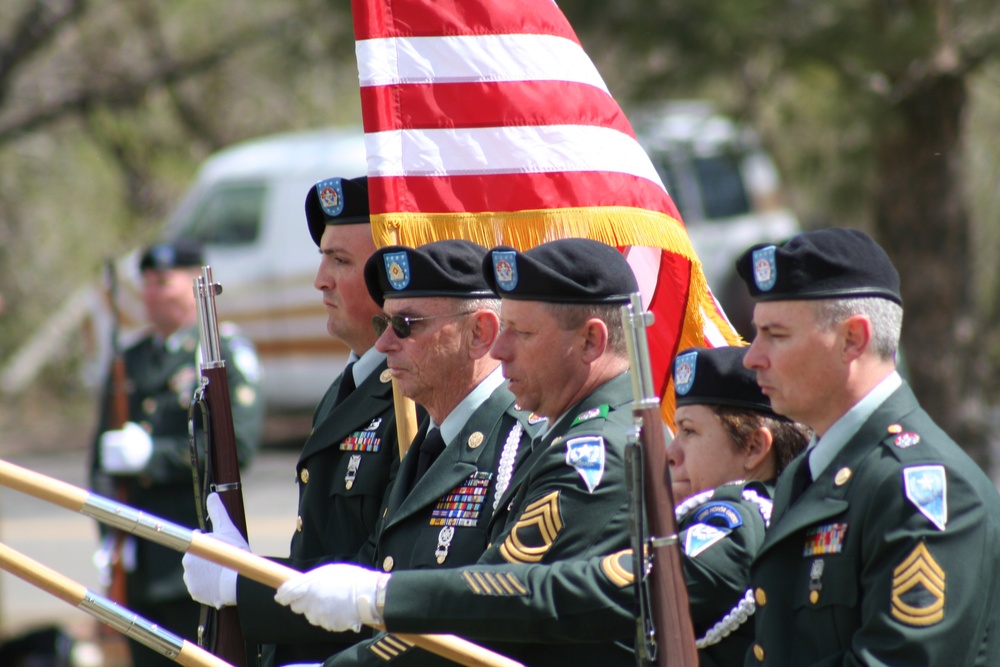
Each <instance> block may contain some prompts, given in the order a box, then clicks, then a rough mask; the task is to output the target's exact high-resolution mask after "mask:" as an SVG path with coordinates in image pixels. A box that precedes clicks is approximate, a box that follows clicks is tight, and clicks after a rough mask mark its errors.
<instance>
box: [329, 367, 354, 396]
mask: <svg viewBox="0 0 1000 667" xmlns="http://www.w3.org/2000/svg"><path fill="white" fill-rule="evenodd" d="M354 389H355V386H354V362H353V361H352V362H351V363H349V364H347V368H345V369H344V375H343V377H341V378H340V386H339V387H338V388H337V402H336V403H335V404H334V405H340V404H341V403H343V402H344V399H345V398H347V395H348V394H350V393H351V392H352V391H354Z"/></svg>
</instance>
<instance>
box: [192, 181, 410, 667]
mask: <svg viewBox="0 0 1000 667" xmlns="http://www.w3.org/2000/svg"><path fill="white" fill-rule="evenodd" d="M305 214H306V222H307V224H308V231H309V234H310V236H311V237H312V239H313V241H314V242H315V243H316V245H317V247H318V248H319V253H320V265H319V269H318V270H317V272H316V280H315V282H314V285H315V287H316V289H317V290H319V291H320V292H321V293H322V299H323V305H324V307H325V308H326V311H327V332H328V333H329V334H330V336H332V337H333V338H335V339H337V340H339V341H341V342H342V343H344V344H345V345H347V346H348V347H349V348H350V354H349V357H348V363H347V367H346V368H345V370H344V371H343V372H342V373H341V374H340V375H339V376H338V377H337V378H335V379H334V380H333V383H332V384H331V385H330V388H329V389H328V390H327V392H326V394H325V395H324V396H323V398H322V399H321V400H320V402H319V404H318V406H317V407H316V410H315V411H314V413H313V419H312V431H311V432H310V434H309V437H308V438H307V439H306V442H305V444H304V446H303V448H302V453H301V454H300V455H299V460H298V463H297V464H296V469H295V482H296V484H297V485H298V492H299V493H298V498H299V502H298V516H297V518H296V528H295V532H294V533H293V535H292V538H291V545H290V548H289V556H288V558H287V559H277V560H280V561H281V562H282V563H283V564H285V565H288V566H289V567H292V568H295V569H299V570H303V571H304V570H307V569H310V568H313V567H316V566H317V565H318V564H320V563H323V562H327V561H342V560H353V559H355V558H357V557H358V554H359V553H360V552H362V551H363V550H364V549H365V548H366V545H367V543H368V540H369V538H370V536H371V535H372V534H373V533H374V531H375V526H376V523H377V521H378V517H379V510H380V509H381V507H382V504H383V503H384V501H385V497H386V492H387V489H388V487H389V483H390V480H391V479H392V477H393V476H394V475H395V472H396V469H397V468H398V467H399V451H398V444H397V438H396V417H395V413H394V409H393V399H392V384H391V382H390V377H389V371H388V369H387V366H386V360H385V354H383V353H381V352H379V351H378V350H376V349H375V346H374V344H375V339H376V336H375V333H374V332H373V331H372V325H371V318H372V317H373V316H375V315H377V314H379V313H381V309H380V308H379V306H378V305H377V304H376V303H375V302H374V301H372V299H371V297H370V296H369V295H368V292H367V290H366V289H365V285H364V266H365V262H367V261H368V259H369V257H371V255H372V253H374V252H375V243H374V241H373V239H372V235H371V224H370V219H369V207H368V187H367V178H366V177H361V178H354V179H346V178H329V179H325V180H323V181H320V182H318V183H317V184H316V185H314V186H313V187H312V188H310V190H309V192H308V193H307V194H306V199H305ZM289 478H291V474H289ZM216 519H217V520H215V521H213V525H214V526H216V528H215V532H216V535H217V536H220V535H221V533H222V531H221V530H220V529H219V527H218V526H219V524H220V522H221V523H222V524H223V525H226V524H228V523H229V521H228V517H226V516H217V517H216ZM230 534H231V533H230ZM244 548H245V546H244ZM184 563H185V567H186V569H187V573H186V575H185V578H186V580H187V583H188V587H189V590H190V592H191V595H192V596H193V597H194V598H195V599H198V600H201V601H203V602H205V603H206V604H212V605H213V606H216V607H219V606H221V605H223V604H237V607H238V609H239V610H240V623H241V626H242V629H243V634H244V638H245V639H246V640H247V642H248V643H249V644H250V645H251V647H254V646H258V645H259V646H260V648H259V649H258V650H256V651H252V652H251V655H253V654H254V653H259V655H258V656H257V657H258V662H256V663H255V664H259V665H261V666H262V667H265V666H268V665H274V664H286V663H288V662H296V661H305V660H318V659H322V658H324V657H326V656H327V655H330V654H331V653H333V652H335V651H338V650H341V649H343V648H345V647H346V646H349V645H350V644H352V643H354V642H355V641H357V639H358V638H357V635H355V634H353V633H351V634H350V635H342V636H337V635H332V634H330V633H328V632H324V631H320V630H318V629H317V628H316V627H315V626H312V625H310V624H309V623H306V622H305V621H304V620H303V619H302V617H301V616H299V615H297V614H293V613H291V612H289V611H288V610H287V609H286V608H284V607H282V606H280V605H278V604H276V603H275V602H274V599H273V598H274V590H273V589H271V588H268V587H266V586H262V585H260V584H257V583H256V582H253V581H251V580H249V579H246V578H244V577H237V576H236V573H235V572H233V571H232V570H227V569H225V568H222V567H221V566H217V565H215V564H213V563H209V562H208V561H205V560H204V559H201V558H198V557H196V556H185V558H184ZM223 580H225V581H223ZM223 591H224V592H223ZM252 662H254V661H252Z"/></svg>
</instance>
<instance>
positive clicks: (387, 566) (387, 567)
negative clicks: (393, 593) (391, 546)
mask: <svg viewBox="0 0 1000 667" xmlns="http://www.w3.org/2000/svg"><path fill="white" fill-rule="evenodd" d="M395 564H396V561H394V560H393V559H392V556H386V557H385V560H384V561H382V569H383V570H384V571H386V572H392V566H393V565H395Z"/></svg>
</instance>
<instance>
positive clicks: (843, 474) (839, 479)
mask: <svg viewBox="0 0 1000 667" xmlns="http://www.w3.org/2000/svg"><path fill="white" fill-rule="evenodd" d="M852 474H853V473H851V469H850V468H841V469H840V470H838V471H837V476H836V477H834V478H833V483H834V484H836V485H837V486H843V485H844V484H847V480H849V479H850V478H851V475H852Z"/></svg>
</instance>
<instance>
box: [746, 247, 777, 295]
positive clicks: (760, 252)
mask: <svg viewBox="0 0 1000 667" xmlns="http://www.w3.org/2000/svg"><path fill="white" fill-rule="evenodd" d="M774 251H775V247H774V246H773V245H769V246H766V247H764V248H758V249H757V250H754V251H753V253H752V254H751V259H752V260H753V281H754V283H755V284H756V285H757V289H759V290H760V291H762V292H768V291H770V290H771V289H772V288H773V287H774V283H775V282H777V280H778V266H777V264H776V263H775V261H774Z"/></svg>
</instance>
